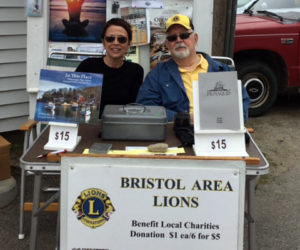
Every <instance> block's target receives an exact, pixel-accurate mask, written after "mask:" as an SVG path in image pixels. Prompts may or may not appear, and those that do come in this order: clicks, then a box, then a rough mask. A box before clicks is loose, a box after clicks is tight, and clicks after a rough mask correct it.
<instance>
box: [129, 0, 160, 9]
mask: <svg viewBox="0 0 300 250" xmlns="http://www.w3.org/2000/svg"><path fill="white" fill-rule="evenodd" d="M132 7H133V8H148V9H151V8H154V9H157V8H158V9H162V8H163V7H164V0H132Z"/></svg>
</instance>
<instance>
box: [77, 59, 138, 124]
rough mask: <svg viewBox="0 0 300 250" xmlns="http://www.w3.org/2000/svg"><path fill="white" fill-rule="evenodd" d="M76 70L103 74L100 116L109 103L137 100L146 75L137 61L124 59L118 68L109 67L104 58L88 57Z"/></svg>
mask: <svg viewBox="0 0 300 250" xmlns="http://www.w3.org/2000/svg"><path fill="white" fill-rule="evenodd" d="M76 71H77V72H87V73H101V74H103V85H102V94H101V104H100V113H99V118H101V115H102V112H103V109H104V106H105V105H107V104H117V105H124V104H128V103H133V102H135V100H136V96H137V93H138V90H139V88H140V86H141V84H142V82H143V77H144V70H143V68H142V67H141V66H140V65H139V64H137V63H132V62H127V61H124V64H123V65H122V66H121V67H120V68H117V69H116V68H110V67H108V66H107V65H106V64H105V63H104V61H103V58H87V59H85V60H84V61H82V62H81V63H80V64H79V66H78V67H77V69H76Z"/></svg>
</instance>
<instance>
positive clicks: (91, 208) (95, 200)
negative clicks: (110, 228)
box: [72, 188, 115, 228]
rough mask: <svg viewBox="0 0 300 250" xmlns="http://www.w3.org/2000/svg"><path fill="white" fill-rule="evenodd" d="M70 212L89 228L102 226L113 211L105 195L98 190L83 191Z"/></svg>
mask: <svg viewBox="0 0 300 250" xmlns="http://www.w3.org/2000/svg"><path fill="white" fill-rule="evenodd" d="M72 210H73V211H74V212H75V213H76V214H77V219H78V220H80V221H81V222H82V223H83V224H84V225H86V226H88V227H90V228H96V227H100V226H102V225H103V224H104V223H105V222H106V221H108V220H109V218H110V215H111V214H112V213H113V212H114V211H115V208H114V206H113V204H112V203H111V201H110V199H109V197H108V196H107V193H106V192H105V191H103V190H101V189H98V188H89V189H86V190H83V191H82V192H81V194H80V195H79V196H78V197H77V199H76V201H75V204H74V205H73V207H72Z"/></svg>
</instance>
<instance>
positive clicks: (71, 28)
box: [49, 0, 106, 43]
mask: <svg viewBox="0 0 300 250" xmlns="http://www.w3.org/2000/svg"><path fill="white" fill-rule="evenodd" d="M105 21H106V0H50V21H49V41H51V42H92V43H100V42H101V32H102V29H103V26H104V24H105Z"/></svg>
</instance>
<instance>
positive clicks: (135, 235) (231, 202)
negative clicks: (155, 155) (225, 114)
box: [60, 157, 245, 250]
mask: <svg viewBox="0 0 300 250" xmlns="http://www.w3.org/2000/svg"><path fill="white" fill-rule="evenodd" d="M244 190H245V163H244V162H243V161H235V162H233V161H195V160H154V159H126V158H125V159H124V158H123V159H118V158H96V157H80V158H78V157H76V158H73V157H63V158H62V180H61V217H60V218H61V237H60V239H61V247H60V249H70V250H74V249H76V250H82V249H97V250H100V249H102V250H103V249H107V250H108V249H109V250H119V249H130V250H140V249H145V250H154V249H156V250H158V249H161V250H165V249H172V250H182V249H189V250H199V249H206V250H219V249H223V250H235V249H236V250H242V249H243V244H242V243H243V220H244V218H243V215H244Z"/></svg>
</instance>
